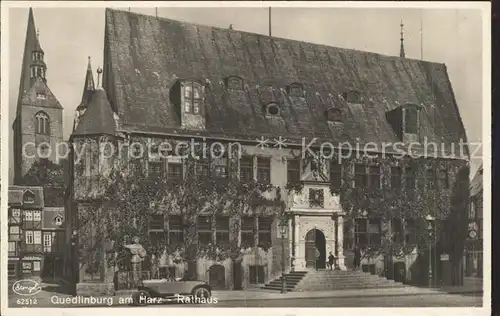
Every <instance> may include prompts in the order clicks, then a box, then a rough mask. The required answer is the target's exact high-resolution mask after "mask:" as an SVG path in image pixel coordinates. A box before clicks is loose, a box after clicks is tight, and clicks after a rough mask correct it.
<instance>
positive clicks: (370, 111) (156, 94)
mask: <svg viewBox="0 0 500 316" xmlns="http://www.w3.org/2000/svg"><path fill="white" fill-rule="evenodd" d="M105 32H106V34H105V39H106V43H105V60H106V61H105V63H106V65H105V69H108V71H109V72H110V73H109V74H107V76H106V78H107V79H106V80H105V81H104V82H103V84H104V85H105V89H106V90H107V91H110V90H113V93H111V94H110V98H111V100H110V102H111V104H112V106H113V108H114V109H115V110H116V112H117V113H118V115H119V117H120V122H121V126H120V128H121V129H122V130H124V131H130V132H146V133H152V132H154V133H172V132H173V131H176V130H179V128H180V126H181V124H180V118H179V115H178V113H177V112H176V108H175V106H174V105H173V104H172V103H171V101H170V99H169V93H170V89H171V88H172V87H173V86H174V85H175V83H176V82H177V80H179V79H182V78H196V79H198V80H200V81H201V82H205V83H206V90H205V91H206V94H205V108H206V109H207V111H206V129H205V131H204V132H201V133H200V134H201V135H209V136H214V137H231V138H240V137H243V138H244V139H245V138H246V139H253V140H255V138H256V137H260V136H263V135H270V136H273V137H278V136H282V137H285V138H287V139H288V140H292V139H296V140H299V139H301V138H302V137H307V138H313V137H317V138H319V139H323V140H328V141H330V142H333V143H336V142H351V143H353V142H358V143H361V144H363V143H368V142H373V143H376V144H380V143H388V142H392V143H395V142H398V141H399V137H398V135H397V134H396V133H395V132H394V130H393V128H392V127H391V125H390V124H389V123H388V121H387V118H386V113H387V112H389V111H391V110H393V109H395V108H397V107H399V105H401V104H408V103H409V104H418V105H420V104H422V105H423V107H424V109H423V110H422V112H421V117H420V126H419V130H420V133H421V135H420V136H421V137H422V139H423V138H424V137H427V139H428V141H434V142H439V143H441V142H443V143H445V144H448V145H449V144H451V143H458V142H459V140H460V138H463V139H464V140H465V139H466V138H465V131H464V128H463V124H462V121H461V118H460V115H459V113H458V110H457V106H456V104H455V99H454V95H453V91H452V89H451V85H450V82H449V79H448V75H447V72H446V66H445V65H443V64H437V63H430V62H424V61H420V60H413V59H404V58H399V57H392V56H383V55H379V54H375V53H369V52H361V51H356V50H349V49H342V48H336V47H330V46H325V45H317V44H311V43H305V42H299V41H293V40H287V39H281V38H274V37H273V38H269V37H268V36H264V35H258V34H252V33H246V32H240V31H234V30H228V29H219V28H215V27H208V26H201V25H194V24H190V23H184V22H178V21H172V20H168V19H163V18H156V17H153V16H145V15H140V14H136V13H130V12H125V11H117V10H111V9H107V10H106V31H105ZM228 77H239V78H241V79H242V81H243V83H244V84H243V87H244V88H243V90H238V89H236V90H234V89H227V88H226V84H225V79H226V78H228ZM292 83H298V84H300V85H301V87H303V97H300V96H290V95H287V94H285V92H284V91H286V88H287V87H288V86H289V85H290V84H292ZM348 96H349V97H348ZM351 96H354V97H357V98H356V100H358V101H356V102H351V100H352V98H351ZM269 102H277V103H278V104H279V106H280V119H270V118H269V117H267V116H266V113H265V111H263V106H264V105H265V104H266V103H269ZM332 107H334V108H338V109H340V110H341V117H342V121H343V127H342V128H337V127H336V126H332V124H329V123H328V120H327V116H326V115H325V112H327V110H328V109H330V108H332Z"/></svg>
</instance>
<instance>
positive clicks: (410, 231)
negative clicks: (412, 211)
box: [405, 219, 418, 245]
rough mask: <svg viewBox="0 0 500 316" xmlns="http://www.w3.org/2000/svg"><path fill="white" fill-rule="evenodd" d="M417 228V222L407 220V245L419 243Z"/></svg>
mask: <svg viewBox="0 0 500 316" xmlns="http://www.w3.org/2000/svg"><path fill="white" fill-rule="evenodd" d="M417 236H418V234H417V228H416V225H415V220H413V219H406V220H405V243H406V244H407V245H414V244H416V243H417Z"/></svg>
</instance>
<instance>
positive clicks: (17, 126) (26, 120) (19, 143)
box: [12, 8, 63, 184]
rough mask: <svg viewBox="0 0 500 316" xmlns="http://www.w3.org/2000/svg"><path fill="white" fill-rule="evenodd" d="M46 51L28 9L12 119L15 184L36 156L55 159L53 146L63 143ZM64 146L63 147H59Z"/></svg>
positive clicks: (54, 160)
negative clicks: (48, 71) (48, 72)
mask: <svg viewBox="0 0 500 316" xmlns="http://www.w3.org/2000/svg"><path fill="white" fill-rule="evenodd" d="M44 60H45V53H44V51H43V49H42V47H41V45H40V38H39V32H38V31H37V30H36V28H35V20H34V17H33V10H32V9H31V8H30V10H29V16H28V27H27V29H26V40H25V43H24V56H23V64H22V70H21V81H20V84H19V94H18V100H17V110H16V118H15V120H14V124H13V126H12V128H13V134H14V183H15V184H22V183H20V182H21V181H22V178H23V176H24V175H25V174H26V173H27V172H28V170H29V169H30V168H31V166H32V165H33V163H34V162H35V161H36V160H38V159H49V160H51V161H53V162H56V148H57V147H58V146H59V145H60V144H61V143H62V141H63V136H62V132H63V130H62V127H63V123H62V119H63V107H62V106H61V104H60V103H59V101H58V100H57V98H56V97H55V96H54V94H53V93H52V91H50V89H49V87H48V85H47V65H46V64H45V61H44ZM60 148H61V149H63V147H62V146H61V147H60Z"/></svg>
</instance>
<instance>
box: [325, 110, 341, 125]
mask: <svg viewBox="0 0 500 316" xmlns="http://www.w3.org/2000/svg"><path fill="white" fill-rule="evenodd" d="M325 115H326V119H327V120H328V122H342V111H341V110H340V109H336V108H331V109H328V110H326V111H325Z"/></svg>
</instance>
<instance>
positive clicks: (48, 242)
mask: <svg viewBox="0 0 500 316" xmlns="http://www.w3.org/2000/svg"><path fill="white" fill-rule="evenodd" d="M43 251H44V252H52V233H44V234H43Z"/></svg>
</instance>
